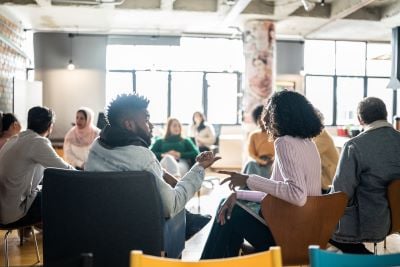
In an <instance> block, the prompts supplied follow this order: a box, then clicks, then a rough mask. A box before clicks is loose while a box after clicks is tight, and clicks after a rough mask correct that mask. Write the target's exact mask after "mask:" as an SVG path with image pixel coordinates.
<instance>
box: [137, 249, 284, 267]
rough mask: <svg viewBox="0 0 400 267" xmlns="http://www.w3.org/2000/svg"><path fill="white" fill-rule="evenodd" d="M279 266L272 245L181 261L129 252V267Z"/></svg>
mask: <svg viewBox="0 0 400 267" xmlns="http://www.w3.org/2000/svg"><path fill="white" fill-rule="evenodd" d="M150 266H157V267H243V266H257V267H281V266H282V257H281V248H280V247H272V248H270V250H268V251H264V252H260V253H255V254H251V255H247V256H241V257H233V258H225V259H215V260H201V261H181V260H176V259H168V258H161V257H155V256H149V255H144V254H143V253H142V251H140V250H133V251H132V252H131V264H130V267H150Z"/></svg>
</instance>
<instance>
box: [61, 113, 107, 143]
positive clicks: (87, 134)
mask: <svg viewBox="0 0 400 267" xmlns="http://www.w3.org/2000/svg"><path fill="white" fill-rule="evenodd" d="M78 111H84V112H85V113H86V125H85V127H83V128H82V129H79V128H78V127H77V126H74V127H72V128H71V129H70V130H69V131H68V133H67V134H66V135H65V140H66V141H67V142H70V143H71V144H73V145H75V146H89V145H91V144H92V143H93V141H94V139H96V137H97V136H98V135H99V133H100V130H99V128H97V127H96V126H94V124H93V115H94V113H93V111H92V110H91V109H90V108H87V107H80V108H79V110H78Z"/></svg>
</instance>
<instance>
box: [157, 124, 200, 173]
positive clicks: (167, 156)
mask: <svg viewBox="0 0 400 267" xmlns="http://www.w3.org/2000/svg"><path fill="white" fill-rule="evenodd" d="M150 149H151V151H153V153H154V154H155V155H156V157H157V159H158V160H159V161H160V163H161V166H162V167H163V168H164V169H166V170H167V171H168V172H169V173H171V174H173V175H174V176H175V177H177V178H178V177H182V175H184V174H185V173H187V172H188V171H189V168H190V167H191V166H192V165H193V164H194V163H195V160H196V157H197V155H198V154H199V153H200V152H199V150H198V149H197V147H196V146H195V144H193V142H192V140H190V139H189V138H183V137H182V125H181V123H180V122H179V121H178V120H177V119H174V118H169V119H168V122H167V131H166V133H165V136H164V138H160V139H157V140H156V141H155V143H154V144H153V145H152V146H151V148H150Z"/></svg>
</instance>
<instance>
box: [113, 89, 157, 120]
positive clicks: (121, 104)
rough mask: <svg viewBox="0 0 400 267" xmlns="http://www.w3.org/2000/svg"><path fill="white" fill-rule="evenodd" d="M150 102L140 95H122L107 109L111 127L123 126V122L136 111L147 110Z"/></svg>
mask: <svg viewBox="0 0 400 267" xmlns="http://www.w3.org/2000/svg"><path fill="white" fill-rule="evenodd" d="M149 102H150V101H149V100H148V99H147V98H146V97H144V96H141V95H139V94H136V93H133V94H121V95H118V96H117V97H116V98H115V99H114V100H112V101H111V102H110V104H109V105H108V107H107V114H106V120H107V122H108V124H110V125H111V126H121V123H122V121H123V120H124V119H125V118H127V117H128V116H131V115H132V114H133V113H135V112H136V111H139V110H142V109H147V106H148V105H149Z"/></svg>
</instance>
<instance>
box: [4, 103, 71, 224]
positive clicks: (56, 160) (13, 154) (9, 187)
mask: <svg viewBox="0 0 400 267" xmlns="http://www.w3.org/2000/svg"><path fill="white" fill-rule="evenodd" d="M54 117H55V116H54V112H53V111H52V110H51V109H48V108H46V107H33V108H31V109H30V110H29V112H28V129H27V130H26V131H23V132H21V133H19V134H18V135H15V136H13V137H11V138H10V140H9V141H8V142H7V143H6V144H5V145H4V146H3V148H2V149H1V150H0V223H1V224H10V223H18V224H33V223H38V222H41V220H42V208H41V206H42V199H41V191H40V190H39V189H38V185H39V183H40V182H41V181H42V178H43V172H44V169H45V168H48V167H54V168H65V169H73V167H72V166H70V165H69V164H68V163H66V162H65V161H64V160H63V159H62V158H60V157H59V156H58V155H57V153H56V151H55V150H54V148H53V147H52V145H51V143H50V141H49V139H48V138H47V137H48V136H49V134H50V133H51V131H52V130H53V124H54Z"/></svg>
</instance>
